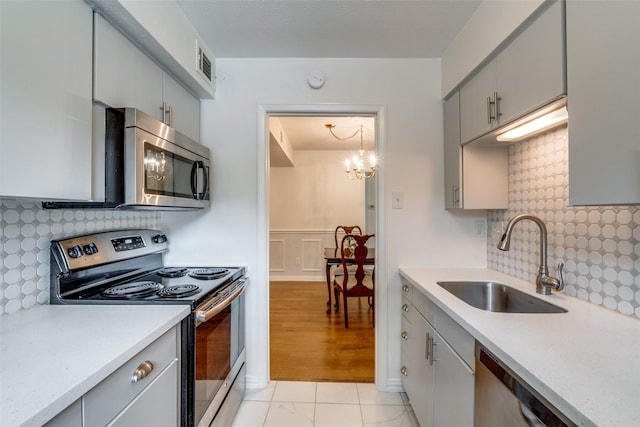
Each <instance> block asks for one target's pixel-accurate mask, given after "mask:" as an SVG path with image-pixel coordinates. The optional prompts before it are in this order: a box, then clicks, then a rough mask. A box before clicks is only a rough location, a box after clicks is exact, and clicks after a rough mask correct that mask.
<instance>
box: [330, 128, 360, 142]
mask: <svg viewBox="0 0 640 427" xmlns="http://www.w3.org/2000/svg"><path fill="white" fill-rule="evenodd" d="M327 129H329V133H330V134H331V135H333V137H334V138H335V139H337V140H338V141H346V140H347V139H351V138H353V137H354V136H356V135H357V134H358V132H361V130H362V129H358V130H356V131H355V132H354V133H353V135H351V136H345V137H344V138H340V137H339V136H338V135H336V134H335V133H333V128H331V127H328V126H327Z"/></svg>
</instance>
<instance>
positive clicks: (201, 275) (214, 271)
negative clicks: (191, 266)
mask: <svg viewBox="0 0 640 427" xmlns="http://www.w3.org/2000/svg"><path fill="white" fill-rule="evenodd" d="M228 273H229V269H228V268H200V269H198V270H193V271H192V272H190V273H189V276H191V277H193V278H194V279H200V280H213V279H219V278H220V277H224V276H226V275H227V274H228Z"/></svg>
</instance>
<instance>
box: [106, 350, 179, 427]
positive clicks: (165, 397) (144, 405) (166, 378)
mask: <svg viewBox="0 0 640 427" xmlns="http://www.w3.org/2000/svg"><path fill="white" fill-rule="evenodd" d="M178 385H179V379H178V361H174V362H172V363H171V365H169V367H168V368H167V369H166V370H165V371H163V372H162V373H161V374H160V375H158V377H157V378H156V379H155V380H154V381H153V382H152V383H151V384H149V386H148V387H147V388H146V389H144V391H143V392H142V393H140V394H139V395H138V396H137V397H136V398H135V399H134V400H133V401H132V402H131V403H130V404H129V405H128V406H127V407H126V408H125V409H124V410H123V411H122V412H120V413H119V414H118V416H116V418H115V419H114V420H113V421H111V422H110V423H109V424H107V425H108V426H109V427H130V426H154V427H175V426H177V425H180V420H179V419H178V414H179V413H180V411H179V410H178V408H179V407H180V402H179V400H178V396H179V394H178V388H179V387H178Z"/></svg>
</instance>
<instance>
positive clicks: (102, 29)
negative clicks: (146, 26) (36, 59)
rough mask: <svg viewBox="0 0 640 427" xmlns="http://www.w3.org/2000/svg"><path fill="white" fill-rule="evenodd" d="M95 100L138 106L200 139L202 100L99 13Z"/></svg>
mask: <svg viewBox="0 0 640 427" xmlns="http://www.w3.org/2000/svg"><path fill="white" fill-rule="evenodd" d="M94 61H95V67H94V93H93V97H94V100H95V101H98V102H100V103H102V104H105V105H108V106H110V107H134V108H138V109H140V110H142V111H144V112H145V113H147V114H148V115H150V116H152V117H155V118H157V119H158V120H161V121H163V122H165V123H167V124H169V125H170V126H172V127H174V128H175V129H176V130H178V131H179V132H181V133H183V134H185V135H187V136H189V137H190V138H192V139H194V140H195V141H199V140H200V100H199V99H197V98H195V97H194V96H193V95H191V94H190V93H189V92H188V91H187V90H186V89H185V88H184V87H183V86H182V85H180V84H179V83H178V82H177V81H176V80H175V79H173V77H172V76H171V75H169V74H168V73H166V72H165V71H163V70H162V69H161V68H160V67H159V66H158V65H157V64H156V63H155V62H154V61H153V60H151V59H150V58H149V57H148V56H147V55H146V54H145V53H143V52H142V51H141V50H140V49H139V48H138V47H137V46H135V45H134V44H133V43H132V42H131V41H130V40H129V39H128V38H126V37H125V36H124V35H123V34H122V33H121V32H120V31H118V30H117V29H116V28H115V27H113V26H112V25H111V24H110V23H109V22H107V21H106V20H105V19H104V18H103V17H102V16H101V15H99V14H97V13H96V14H95V59H94Z"/></svg>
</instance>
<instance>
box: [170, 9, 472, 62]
mask: <svg viewBox="0 0 640 427" xmlns="http://www.w3.org/2000/svg"><path fill="white" fill-rule="evenodd" d="M177 3H178V4H179V6H180V7H181V8H182V10H183V11H184V13H185V15H186V16H187V18H188V19H189V20H190V21H191V22H192V23H193V25H194V27H195V28H196V30H197V31H198V32H199V33H200V35H201V36H202V37H203V39H204V41H205V43H206V44H207V45H208V46H209V48H211V50H212V53H213V55H214V56H215V57H216V58H265V57H270V58H292V57H301V58H440V57H442V53H443V52H444V51H445V49H446V48H447V46H449V44H450V43H451V41H452V40H453V39H454V38H455V36H456V35H457V34H458V32H459V31H460V29H461V28H462V27H463V26H464V25H465V23H466V22H467V20H468V19H469V17H470V16H471V15H472V14H473V12H474V11H475V10H476V8H477V7H478V5H479V4H480V3H481V0H410V1H406V0H364V1H363V0H343V1H331V0H262V1H253V0H177Z"/></svg>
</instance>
